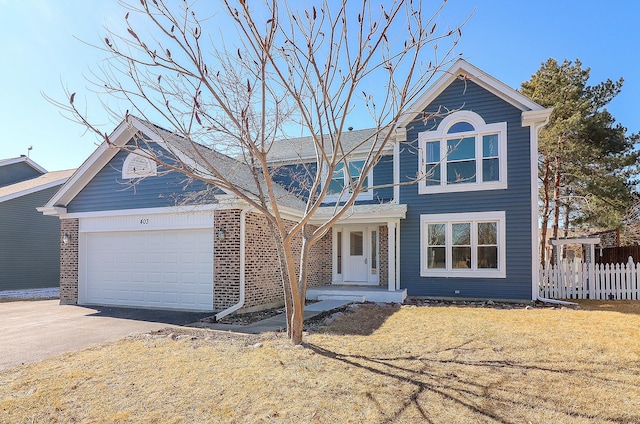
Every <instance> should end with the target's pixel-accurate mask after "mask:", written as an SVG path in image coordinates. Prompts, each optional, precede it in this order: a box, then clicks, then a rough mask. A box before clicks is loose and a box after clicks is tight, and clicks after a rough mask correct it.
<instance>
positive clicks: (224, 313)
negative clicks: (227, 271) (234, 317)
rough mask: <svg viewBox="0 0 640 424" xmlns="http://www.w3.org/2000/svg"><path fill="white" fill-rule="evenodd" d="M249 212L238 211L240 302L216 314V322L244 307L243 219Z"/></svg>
mask: <svg viewBox="0 0 640 424" xmlns="http://www.w3.org/2000/svg"><path fill="white" fill-rule="evenodd" d="M247 212H249V209H241V210H240V300H239V301H238V303H236V304H235V305H233V306H231V307H229V308H227V309H225V310H224V311H221V312H218V313H217V314H216V321H219V320H221V319H222V318H224V317H226V316H227V315H229V314H231V313H233V312H235V311H237V310H238V309H240V308H242V306H243V305H244V289H245V287H244V285H245V281H244V272H245V248H244V245H245V239H246V225H245V217H246V215H247Z"/></svg>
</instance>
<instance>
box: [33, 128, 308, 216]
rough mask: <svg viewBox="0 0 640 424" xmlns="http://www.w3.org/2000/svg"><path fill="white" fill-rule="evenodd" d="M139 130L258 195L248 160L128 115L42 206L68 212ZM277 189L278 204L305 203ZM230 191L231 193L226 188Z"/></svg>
mask: <svg viewBox="0 0 640 424" xmlns="http://www.w3.org/2000/svg"><path fill="white" fill-rule="evenodd" d="M139 132H140V133H142V134H143V136H144V137H146V138H147V139H148V140H149V141H150V142H153V143H157V144H158V145H159V146H161V147H162V148H164V149H165V150H167V151H169V152H171V153H172V154H174V155H175V156H176V157H177V158H179V159H180V160H181V161H183V162H184V163H186V164H187V165H188V166H190V167H192V168H193V169H194V170H195V172H197V173H200V174H202V175H206V174H207V167H206V163H205V162H209V163H215V165H216V167H217V169H218V170H220V171H221V173H222V174H223V175H225V176H227V178H228V179H229V180H230V181H231V182H232V183H233V184H234V185H236V186H237V187H240V188H241V190H243V191H244V192H245V193H246V194H248V195H249V196H252V195H253V196H256V195H257V186H256V183H255V181H254V179H253V176H252V174H251V171H250V169H249V166H248V165H247V164H245V163H243V162H241V161H238V160H235V159H233V158H230V157H229V156H226V155H224V154H222V153H220V152H217V151H215V150H213V149H210V148H208V147H206V146H204V145H201V144H197V143H192V142H191V141H189V140H187V139H185V138H183V137H180V136H179V135H177V134H174V133H172V132H169V131H167V130H165V129H163V128H161V127H159V126H157V125H154V124H152V123H150V122H148V121H145V120H142V119H139V118H136V117H134V116H128V117H127V118H126V119H125V120H123V121H122V122H121V123H120V124H119V125H118V127H117V128H116V129H115V130H114V131H113V132H112V133H111V135H110V136H109V140H110V142H111V145H109V144H107V142H106V141H105V142H103V143H102V144H100V146H98V148H97V149H96V150H95V151H94V152H93V153H92V154H91V155H90V156H89V158H88V159H87V160H85V162H84V163H83V164H82V165H81V166H80V168H78V170H77V171H76V173H75V174H73V176H72V177H71V178H69V179H68V180H67V182H66V183H65V184H64V185H63V186H62V188H60V190H59V191H58V192H57V193H56V194H55V195H54V196H53V197H52V198H51V199H50V200H49V202H47V204H46V205H45V206H44V207H43V208H41V209H42V212H43V213H45V214H51V215H57V214H62V213H66V206H67V205H68V204H69V203H70V202H71V201H72V200H73V199H74V198H75V196H76V195H77V194H78V193H80V191H81V190H82V189H83V188H84V187H85V186H86V185H87V184H88V183H89V182H90V181H91V180H92V179H93V178H94V177H95V176H96V175H97V174H98V172H100V170H101V169H102V168H103V167H104V166H106V165H107V164H108V163H109V161H110V160H111V159H113V157H114V156H115V155H116V154H117V153H118V152H119V151H120V150H121V147H123V146H124V145H126V144H127V143H128V142H129V141H130V140H131V139H132V138H133V137H134V136H135V135H136V134H137V133H139ZM194 149H195V151H194ZM263 182H264V181H263ZM263 188H264V186H263ZM223 191H224V190H223ZM225 192H226V191H225ZM274 193H275V195H276V198H277V200H278V202H279V204H281V205H283V206H287V207H292V208H295V209H302V208H303V207H304V202H302V201H301V200H300V199H298V198H296V197H295V196H294V195H293V194H291V193H290V192H288V191H287V190H286V189H285V188H284V187H282V186H280V185H278V184H275V185H274ZM227 194H231V193H228V192H227Z"/></svg>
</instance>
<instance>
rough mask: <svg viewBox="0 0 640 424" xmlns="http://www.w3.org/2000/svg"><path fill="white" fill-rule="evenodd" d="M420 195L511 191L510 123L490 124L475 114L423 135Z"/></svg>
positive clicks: (456, 117) (448, 121)
mask: <svg viewBox="0 0 640 424" xmlns="http://www.w3.org/2000/svg"><path fill="white" fill-rule="evenodd" d="M418 140H419V146H420V152H421V153H420V164H419V166H420V170H421V176H422V179H421V181H420V183H419V185H418V191H419V193H420V194H428V193H441V192H453V191H472V190H494V189H504V188H507V175H506V174H507V124H506V122H499V123H495V124H486V123H485V122H484V119H482V117H481V116H480V115H478V114H477V113H475V112H471V111H466V110H463V111H459V112H455V113H453V114H451V115H449V116H447V117H446V118H444V119H443V120H442V121H441V122H440V124H439V125H438V128H437V129H436V130H435V131H428V132H423V133H420V135H419V138H418Z"/></svg>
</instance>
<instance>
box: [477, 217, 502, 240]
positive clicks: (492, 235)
mask: <svg viewBox="0 0 640 424" xmlns="http://www.w3.org/2000/svg"><path fill="white" fill-rule="evenodd" d="M478 244H498V223H497V222H480V223H478Z"/></svg>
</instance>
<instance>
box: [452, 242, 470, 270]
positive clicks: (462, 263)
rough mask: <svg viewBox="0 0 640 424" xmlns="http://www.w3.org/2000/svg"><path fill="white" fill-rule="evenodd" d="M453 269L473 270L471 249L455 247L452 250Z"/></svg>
mask: <svg viewBox="0 0 640 424" xmlns="http://www.w3.org/2000/svg"><path fill="white" fill-rule="evenodd" d="M451 261H452V268H454V269H469V268H471V247H453V248H452V249H451Z"/></svg>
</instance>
